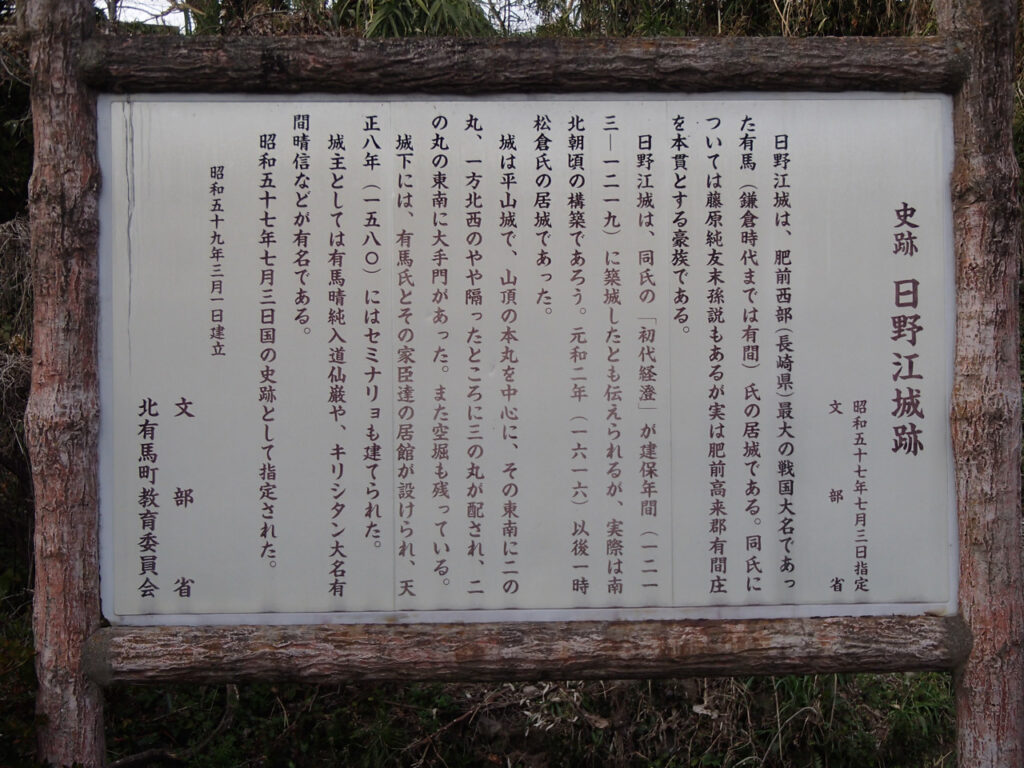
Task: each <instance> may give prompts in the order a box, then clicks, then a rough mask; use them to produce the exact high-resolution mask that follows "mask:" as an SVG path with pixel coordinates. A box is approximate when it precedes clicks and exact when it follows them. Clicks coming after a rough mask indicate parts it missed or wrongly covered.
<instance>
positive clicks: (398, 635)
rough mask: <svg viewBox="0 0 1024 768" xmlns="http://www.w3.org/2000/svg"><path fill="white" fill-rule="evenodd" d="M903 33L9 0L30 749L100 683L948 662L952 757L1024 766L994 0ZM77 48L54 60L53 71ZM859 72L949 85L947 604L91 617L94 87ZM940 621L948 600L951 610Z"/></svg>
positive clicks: (93, 729) (617, 82) (766, 84)
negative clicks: (700, 30)
mask: <svg viewBox="0 0 1024 768" xmlns="http://www.w3.org/2000/svg"><path fill="white" fill-rule="evenodd" d="M936 10H937V14H938V17H939V21H940V31H941V32H942V33H943V36H942V37H937V38H919V39H819V40H779V39H765V38H760V39H757V38H732V39H714V40H707V39H701V40H619V41H607V40H606V41H504V42H481V41H457V40H442V41H435V40H411V41H409V40H407V41H392V42H367V41H361V40H340V39H316V40H309V39H287V38H286V39H260V40H253V39H223V38H216V39H201V38H197V39H168V38H137V39H122V38H112V37H107V38H100V37H96V38H92V39H89V33H90V27H89V23H88V19H89V17H90V15H91V5H90V4H89V2H88V0H28V13H27V14H26V20H27V22H28V29H29V32H30V34H32V36H33V43H32V51H33V54H32V63H33V86H34V87H33V111H34V116H35V126H36V128H35V129H36V167H35V176H34V179H33V187H32V203H31V211H32V219H33V224H32V227H33V230H32V231H33V254H34V259H35V268H36V291H37V293H36V297H37V304H36V330H35V334H36V335H35V352H34V355H35V357H34V371H33V392H32V400H31V403H30V406H29V430H28V432H29V439H30V443H31V450H32V458H33V473H34V480H35V484H36V501H37V505H36V506H37V511H36V520H37V522H36V559H37V592H36V601H35V627H36V638H37V649H38V654H37V669H38V671H39V680H40V695H39V698H38V702H39V703H38V705H37V707H38V711H39V713H40V714H41V715H42V720H41V724H40V753H39V755H40V758H41V759H42V760H45V761H48V762H50V763H53V764H58V765H70V764H72V763H77V764H81V765H85V766H99V765H102V764H103V760H104V755H103V734H102V696H101V694H100V693H99V688H98V686H102V685H109V684H112V683H117V682H185V681H197V682H198V681H206V682H218V681H228V680H231V681H235V680H244V679H264V680H265V679H280V680H306V681H314V680H366V679H400V680H409V679H444V680H456V679H477V680H501V679H513V678H516V679H525V678H531V677H534V678H535V677H607V676H613V677H625V676H635V677H647V676H668V675H672V676H683V675H710V674H779V673H790V672H836V671H843V670H863V671H868V670H878V671H882V670H918V669H956V670H957V680H958V685H957V700H958V733H959V739H960V757H959V760H960V765H961V766H963V767H964V768H966V767H967V766H982V765H984V766H1006V767H1007V768H1009V766H1019V765H1021V764H1024V656H1022V647H1021V640H1022V634H1024V612H1022V601H1021V586H1022V584H1021V581H1022V579H1021V545H1020V531H1019V525H1020V515H1019V512H1020V498H1019V497H1020V494H1019V491H1020V487H1019V474H1018V472H1019V458H1020V435H1019V430H1020V414H1021V404H1020V389H1019V378H1018V371H1019V367H1018V350H1017V338H1018V336H1017V330H1018V327H1017V326H1018V318H1017V284H1016V274H1017V263H1018V251H1019V240H1020V232H1019V223H1018V220H1017V216H1016V205H1015V181H1016V172H1015V166H1014V163H1013V155H1012V152H1011V145H1010V136H1009V126H1010V114H1011V112H1010V110H1011V106H1012V101H1011V76H1012V56H1013V32H1014V29H1015V26H1016V2H1015V0H936ZM76 62H77V69H76V68H75V64H76ZM90 88H93V89H98V90H99V89H102V90H107V91H112V92H160V91H163V92H170V91H176V92H188V91H204V92H266V93H295V92H302V91H319V92H342V91H345V92H354V93H355V92H358V93H381V92H396V93H397V92H418V93H471V92H472V93H484V92H487V93H500V92H510V91H517V90H523V91H525V90H533V91H539V90H546V91H559V92H581V91H594V90H609V91H627V90H635V91H645V90H647V91H670V90H677V91H690V92H699V91H704V92H706V91H714V90H734V91H735V90H790V91H792V90H808V91H838V90H882V91H902V90H916V91H940V92H948V93H955V94H957V97H956V102H955V103H956V106H955V118H954V120H955V132H956V142H957V159H956V167H955V178H954V189H953V196H954V228H955V240H956V250H957V276H958V287H959V290H958V294H957V321H958V334H957V346H956V368H957V373H956V382H955V391H954V404H953V413H952V427H953V440H954V450H955V453H956V456H957V491H958V505H959V510H958V511H959V519H960V547H961V590H960V604H961V612H960V614H961V615H960V616H956V617H933V616H920V617H872V618H827V619H778V620H751V621H688V622H681V621H680V622H671V621H670V622H635V623H627V622H569V623H546V624H530V623H527V624H514V625H509V624H463V625H443V624H438V625H372V626H289V627H267V626H264V627H246V626H241V627H173V628H163V627H143V628H107V629H97V627H98V626H99V623H100V616H99V605H98V573H97V568H96V556H97V547H96V528H97V517H98V511H97V510H98V505H97V498H96V476H97V448H96V446H97V440H96V437H97V429H98V406H97V402H98V401H97V397H96V394H97V393H96V375H95V369H96V361H95V350H96V334H97V323H96V320H97V312H96V287H97V286H96V230H97V223H98V222H97V219H96V210H97V206H96V196H97V183H96V182H97V174H96V160H95V153H96V138H95V129H94V119H93V111H94V93H93V92H92V91H91V90H90ZM961 617H962V618H961Z"/></svg>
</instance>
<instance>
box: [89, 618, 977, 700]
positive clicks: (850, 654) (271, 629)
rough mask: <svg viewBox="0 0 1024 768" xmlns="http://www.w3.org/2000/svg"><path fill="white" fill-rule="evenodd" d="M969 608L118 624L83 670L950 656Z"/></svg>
mask: <svg viewBox="0 0 1024 768" xmlns="http://www.w3.org/2000/svg"><path fill="white" fill-rule="evenodd" d="M969 651H970V637H969V635H968V633H967V630H966V628H965V625H964V624H963V622H962V621H961V619H960V618H959V617H956V616H946V617H935V616H916V617H889V616H885V617H861V618H826V619H773V620H746V621H644V622H625V621H616V622H543V623H505V624H407V625H394V624H392V625H384V624H372V625H316V626H313V625H309V626H238V627H133V628H124V627H118V628H108V629H103V630H100V631H98V632H97V633H95V634H94V635H93V636H92V637H91V638H90V639H89V641H88V643H87V645H86V651H85V659H86V661H85V666H86V670H87V674H88V675H89V676H90V677H91V678H92V679H93V680H94V681H95V682H97V683H99V684H101V685H110V684H113V683H127V682H131V683H178V682H203V683H225V682H232V681H236V682H238V681H253V680H278V681H303V682H341V681H355V680H449V681H454V680H462V681H468V680H480V681H484V680H524V679H539V678H551V679H567V678H568V679H576V678H599V677H600V678H626V677H689V676H714V675H763V674H796V673H832V672H849V671H863V672H867V671H876V672H886V671H911V670H950V669H953V668H954V667H956V666H957V665H958V664H960V663H961V662H962V661H963V660H964V659H965V658H966V657H967V654H968V652H969Z"/></svg>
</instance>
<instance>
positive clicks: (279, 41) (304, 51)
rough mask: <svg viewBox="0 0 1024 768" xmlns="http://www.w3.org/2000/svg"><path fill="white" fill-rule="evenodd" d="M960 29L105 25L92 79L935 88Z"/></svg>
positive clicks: (243, 84) (99, 82) (959, 54)
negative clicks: (217, 33) (273, 30)
mask: <svg viewBox="0 0 1024 768" xmlns="http://www.w3.org/2000/svg"><path fill="white" fill-rule="evenodd" d="M965 54H966V52H965V50H964V47H963V45H962V44H961V43H960V42H959V41H957V40H951V39H946V38H941V37H918V38H900V37H890V38H880V37H866V38H865V37H861V38H855V37H848V38H806V39H797V38H756V37H724V38H681V39H680V38H676V39H629V38H626V39H618V40H608V39H603V40H586V39H578V40H577V39H554V38H551V39H540V40H468V39H461V38H448V39H438V38H412V39H400V40H385V41H369V40H363V39H358V38H294V37H292V38H288V37H284V38H224V37H213V38H210V37H206V38H168V37H162V36H161V37H141V38H116V37H97V38H93V39H92V40H90V41H88V43H87V44H86V45H85V46H84V48H83V50H82V55H81V58H80V62H81V73H82V77H83V78H84V80H85V81H86V82H87V83H88V84H89V85H90V86H92V87H93V88H96V89H97V90H103V91H109V92H113V93H128V92H150V93H153V92H156V93H159V92H168V91H172V92H173V91H177V92H180V91H189V92H205V93H225V92H234V93H239V92H240V93H246V92H250V93H251V92H257V93H300V92H320V93H415V92H419V93H452V94H467V93H507V92H515V91H519V92H522V91H533V92H541V91H548V92H559V93H578V92H585V91H656V92H657V91H662V92H664V91H680V92H691V93H693V92H707V91H764V90H773V91H796V90H806V91H843V90H857V91H870V90H875V91H930V92H936V91H938V92H945V93H954V92H955V91H956V90H957V88H959V86H960V84H961V82H963V77H964V75H965V73H966V71H967V56H966V55H965Z"/></svg>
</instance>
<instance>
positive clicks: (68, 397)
mask: <svg viewBox="0 0 1024 768" xmlns="http://www.w3.org/2000/svg"><path fill="white" fill-rule="evenodd" d="M24 14H25V15H24V21H25V24H26V27H27V31H28V32H29V34H30V35H31V47H30V53H29V56H30V65H31V70H32V115H33V125H34V130H35V137H34V138H35V161H34V162H35V165H34V169H33V173H32V181H31V185H30V191H29V206H30V207H29V211H30V226H31V235H32V246H31V247H32V259H33V272H34V290H35V329H34V336H33V366H32V391H31V395H30V398H29V404H28V411H27V414H26V433H27V438H28V443H29V452H30V457H31V460H32V473H33V481H34V483H35V506H36V524H35V559H36V585H35V600H34V616H33V629H34V631H35V643H36V673H37V675H38V678H39V692H38V694H37V698H36V713H37V716H38V726H37V728H38V736H39V758H40V760H43V761H45V762H47V763H50V764H55V765H72V764H78V765H85V766H99V765H102V764H103V760H104V743H103V742H104V738H103V699H102V693H101V691H100V689H99V688H98V687H97V686H96V685H95V684H94V683H92V682H91V681H90V680H88V679H87V678H86V677H85V676H84V674H83V672H82V644H83V643H84V641H85V639H86V638H87V637H88V636H89V635H90V634H91V633H92V632H94V631H95V630H96V629H97V627H98V626H99V622H100V609H99V569H98V563H97V560H98V546H97V524H98V521H97V509H98V507H97V475H96V469H97V434H98V426H99V407H98V390H97V379H96V321H97V277H96V265H97V258H96V257H97V237H98V229H99V227H98V218H97V193H98V189H99V169H98V165H97V162H96V117H95V99H94V97H93V95H92V94H91V93H90V92H89V91H88V89H87V88H86V87H85V86H84V85H83V84H81V83H80V82H79V80H78V75H77V57H78V49H79V47H80V44H81V41H82V40H83V39H84V38H85V37H87V36H88V34H89V31H90V30H91V25H92V18H93V8H92V3H90V2H89V0H27V3H26V5H25V8H24Z"/></svg>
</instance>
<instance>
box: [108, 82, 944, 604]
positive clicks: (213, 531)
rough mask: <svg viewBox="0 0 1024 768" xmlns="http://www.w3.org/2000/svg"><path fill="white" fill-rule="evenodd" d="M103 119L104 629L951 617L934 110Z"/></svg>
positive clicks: (732, 99)
mask: <svg viewBox="0 0 1024 768" xmlns="http://www.w3.org/2000/svg"><path fill="white" fill-rule="evenodd" d="M100 106H101V109H100V136H101V137H102V139H101V145H102V150H101V153H102V163H103V213H102V225H103V231H102V237H103V245H102V251H103V253H102V270H101V271H102V276H101V279H102V285H103V297H102V298H103V300H102V317H101V323H102V358H103V359H102V367H103V380H102V399H103V403H102V444H103V447H102V461H101V471H102V486H101V487H102V538H103V545H102V546H103V548H102V561H103V571H102V581H103V597H104V610H105V614H106V616H107V617H108V618H109V619H110V620H111V621H114V622H127V623H221V622H224V623H232V622H234V623H239V622H245V623H251V622H259V621H277V622H288V621H302V622H309V621H378V620H379V621H385V620H387V621H441V620H461V621H474V620H510V621H514V620H517V619H538V618H541V619H543V618H558V619H565V618H569V619H573V618H602V617H608V618H611V617H616V618H651V617H654V618H659V617H662V618H670V617H722V616H794V615H833V614H878V613H894V612H897V613H920V612H924V611H936V610H937V611H952V610H953V607H954V603H955V574H956V567H955V562H956V560H955V554H956V553H955V536H954V530H955V511H954V510H955V502H954V493H953V486H952V479H951V478H952V453H951V447H950V446H951V441H950V434H949V424H948V414H949V403H950V389H951V381H952V349H953V338H954V327H953V256H952V244H951V214H950V211H951V206H950V198H949V178H950V170H951V162H952V160H951V158H952V155H953V153H952V128H951V116H950V115H951V104H950V99H949V98H948V97H945V96H916V95H915V96H907V95H902V96H881V95H863V94H860V95H844V96H823V95H770V94H769V95H743V96H711V97H707V96H705V97H700V98H697V97H685V96H671V97H662V96H649V95H643V96H629V95H600V94H599V95H593V96H573V97H570V98H565V97H560V96H535V97H518V98H509V97H502V98H463V99H456V98H429V99H428V98H412V99H411V98H408V97H406V98H397V97H396V98H381V99H369V98H350V99H344V98H327V97H323V98H309V97H306V98H303V99H299V98H294V99H292V98H273V99H271V98H255V97H254V98H241V97H239V98H231V99H226V100H225V99H221V100H214V99H212V98H209V99H207V98H196V97H192V98H186V97H174V96H161V97H104V98H103V99H102V100H101V105H100Z"/></svg>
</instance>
